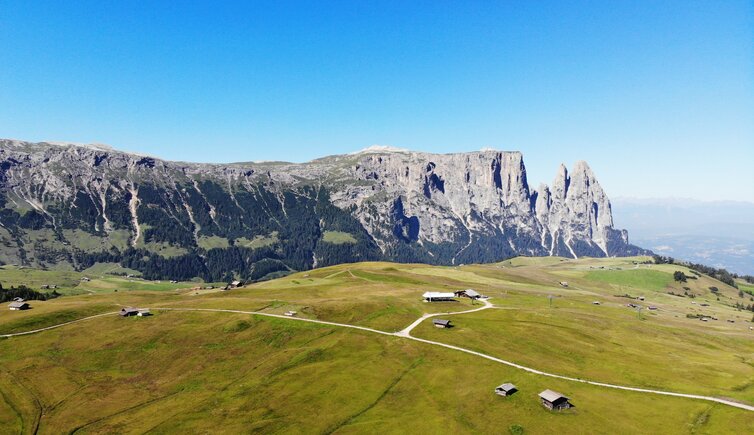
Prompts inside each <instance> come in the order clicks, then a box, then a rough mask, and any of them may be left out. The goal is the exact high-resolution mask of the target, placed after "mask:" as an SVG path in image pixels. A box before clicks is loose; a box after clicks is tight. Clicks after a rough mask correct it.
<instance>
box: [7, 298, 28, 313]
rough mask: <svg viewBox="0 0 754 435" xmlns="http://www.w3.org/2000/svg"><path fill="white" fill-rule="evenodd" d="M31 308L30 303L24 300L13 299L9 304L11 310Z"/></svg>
mask: <svg viewBox="0 0 754 435" xmlns="http://www.w3.org/2000/svg"><path fill="white" fill-rule="evenodd" d="M29 308H30V307H29V304H28V303H26V302H24V301H23V300H21V301H13V302H11V303H10V304H8V309H9V310H11V311H21V310H28V309H29Z"/></svg>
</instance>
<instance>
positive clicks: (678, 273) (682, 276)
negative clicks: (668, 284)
mask: <svg viewBox="0 0 754 435" xmlns="http://www.w3.org/2000/svg"><path fill="white" fill-rule="evenodd" d="M673 279H674V280H676V281H678V282H686V274H685V273H683V272H681V271H680V270H676V271H675V272H673Z"/></svg>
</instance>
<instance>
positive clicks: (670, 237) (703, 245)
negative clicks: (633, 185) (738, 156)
mask: <svg viewBox="0 0 754 435" xmlns="http://www.w3.org/2000/svg"><path fill="white" fill-rule="evenodd" d="M613 205H614V209H613V210H614V217H615V222H616V225H619V226H620V227H623V228H626V229H628V230H629V231H630V233H631V240H632V242H633V243H636V244H637V245H639V246H642V247H645V248H647V249H651V250H652V251H654V252H656V253H658V254H661V255H669V256H672V257H676V258H680V259H684V260H689V261H693V262H697V263H703V264H707V265H710V266H716V267H724V268H726V269H728V270H730V271H731V272H736V273H743V274H754V203H749V202H737V201H709V202H705V201H696V200H692V199H677V198H668V199H631V198H617V199H615V200H613Z"/></svg>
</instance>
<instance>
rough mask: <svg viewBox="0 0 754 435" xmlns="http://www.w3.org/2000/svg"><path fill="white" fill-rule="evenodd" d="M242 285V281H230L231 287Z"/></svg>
mask: <svg viewBox="0 0 754 435" xmlns="http://www.w3.org/2000/svg"><path fill="white" fill-rule="evenodd" d="M241 285H243V283H242V282H241V281H238V280H235V281H233V282H231V283H230V288H238V287H241Z"/></svg>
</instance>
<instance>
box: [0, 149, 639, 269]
mask: <svg viewBox="0 0 754 435" xmlns="http://www.w3.org/2000/svg"><path fill="white" fill-rule="evenodd" d="M0 245H1V246H0V261H2V262H4V263H16V264H24V265H33V266H37V267H51V266H53V265H54V266H55V267H73V268H77V269H83V268H86V267H89V266H91V265H92V264H94V263H95V262H119V263H121V265H122V266H124V267H128V268H131V269H135V270H138V271H140V272H142V273H143V274H144V275H145V276H147V277H151V278H158V277H160V278H174V279H187V278H191V277H195V276H198V277H202V278H204V279H207V280H213V281H215V280H221V279H229V278H230V277H233V276H236V277H241V278H245V279H261V278H265V277H272V276H275V275H279V274H283V273H286V272H288V271H290V270H305V269H310V268H314V267H318V266H324V265H330V264H335V263H341V262H351V261H363V260H378V259H385V260H393V261H400V262H423V263H432V264H460V263H472V262H489V261H498V260H501V259H505V258H508V257H511V256H516V255H531V256H542V255H558V256H565V257H580V256H592V257H605V256H622V255H636V254H639V253H643V252H645V251H643V250H642V249H640V248H637V247H635V246H633V245H631V244H629V242H628V236H627V233H626V232H625V231H619V230H616V229H614V228H613V219H612V213H611V209H610V201H609V200H608V198H607V196H606V195H605V192H604V191H603V190H602V188H601V187H600V185H599V183H598V182H597V180H596V178H595V176H594V174H593V173H592V171H591V169H590V168H589V166H588V165H587V164H586V163H585V162H578V163H576V165H575V167H574V168H573V170H572V171H571V172H569V171H568V170H567V169H566V168H565V166H561V167H560V168H559V169H558V172H557V175H556V177H555V180H554V181H553V183H552V186H550V187H548V186H539V187H538V188H537V189H536V190H534V189H531V188H530V187H529V184H528V183H527V180H526V168H525V167H524V161H523V156H522V155H521V153H519V152H501V151H480V152H473V153H462V154H428V153H419V152H409V151H397V150H381V149H367V150H364V151H362V152H359V153H355V154H349V155H340V156H331V157H325V158H322V159H318V160H314V161H312V162H308V163H303V164H294V163H284V162H264V163H235V164H225V165H216V164H195V163H181V162H168V161H163V160H159V159H156V158H153V157H148V156H140V155H134V154H128V153H123V152H119V151H115V150H113V149H110V148H108V147H103V146H77V145H70V144H50V143H28V142H19V141H12V140H0Z"/></svg>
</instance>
